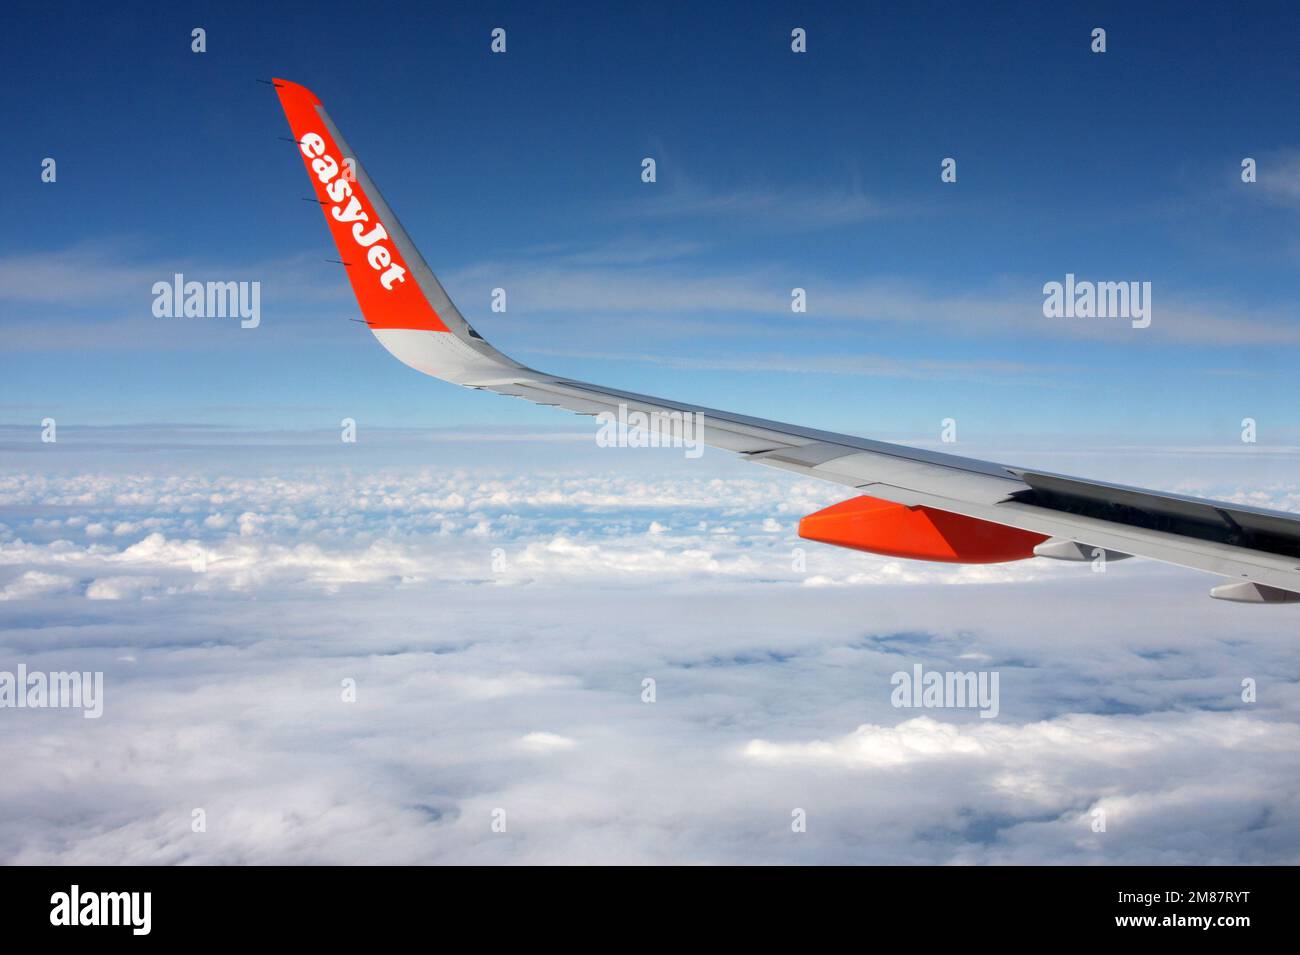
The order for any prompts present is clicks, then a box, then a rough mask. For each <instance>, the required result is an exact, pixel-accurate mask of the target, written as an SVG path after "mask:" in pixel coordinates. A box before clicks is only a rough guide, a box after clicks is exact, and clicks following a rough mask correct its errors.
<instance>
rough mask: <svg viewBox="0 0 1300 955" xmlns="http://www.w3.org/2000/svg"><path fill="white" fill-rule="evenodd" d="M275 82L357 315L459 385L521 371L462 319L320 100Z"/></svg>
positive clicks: (406, 354) (402, 353)
mask: <svg viewBox="0 0 1300 955" xmlns="http://www.w3.org/2000/svg"><path fill="white" fill-rule="evenodd" d="M272 83H273V85H274V86H275V91H276V95H277V96H279V98H280V105H281V106H282V107H283V108H284V115H285V117H286V118H287V119H288V120H289V127H290V129H291V130H292V131H293V137H294V140H295V141H296V142H297V144H298V152H299V155H300V156H301V157H302V161H303V165H304V166H305V167H306V169H307V176H308V178H309V179H310V180H311V183H312V188H313V189H314V190H315V194H316V198H317V200H318V201H319V202H320V204H321V210H322V211H323V212H324V214H325V224H326V225H327V226H328V227H329V230H330V235H331V236H332V237H333V239H334V244H335V246H336V247H337V249H338V252H339V259H341V260H342V261H343V262H346V263H348V265H347V271H348V281H349V282H350V283H351V284H352V291H353V292H354V293H355V294H356V296H357V304H358V305H360V306H361V314H362V316H363V317H364V318H365V320H366V324H367V325H369V326H370V328H371V330H372V331H374V333H375V336H376V337H377V338H378V339H379V341H380V342H381V343H382V344H383V346H384V347H385V348H387V349H388V350H389V351H390V352H392V353H393V354H394V355H395V356H397V357H398V358H399V359H401V360H402V361H403V362H405V363H406V364H408V365H410V366H411V367H413V368H415V369H417V370H419V371H422V372H424V373H425V374H428V375H432V376H434V377H436V378H444V379H447V380H449V381H454V382H457V383H458V384H480V383H484V382H489V381H499V380H502V379H503V378H509V377H511V376H512V375H514V374H516V373H517V372H518V371H519V370H520V369H522V368H523V366H522V365H519V364H518V363H517V362H514V361H512V360H511V359H509V358H507V357H506V356H505V355H503V354H501V352H499V351H497V350H496V349H495V348H493V347H492V346H490V345H488V344H487V343H486V342H484V341H483V339H482V338H481V336H479V335H478V333H476V332H475V331H474V330H473V329H472V328H471V327H470V325H469V323H468V322H466V321H465V319H464V318H463V317H462V316H461V314H460V311H459V310H458V309H457V308H456V306H455V305H454V304H453V303H452V301H451V299H450V298H449V297H448V295H447V292H446V290H445V289H443V287H442V283H440V282H439V281H438V279H437V277H436V276H435V275H434V274H433V272H432V271H431V270H430V269H429V266H428V265H427V264H426V263H425V261H424V259H423V258H422V257H421V255H420V253H419V251H418V250H417V249H416V248H415V245H414V243H413V242H412V241H411V238H410V236H409V235H407V233H406V230H405V229H404V228H402V224H401V222H399V221H398V219H397V216H395V215H394V214H393V211H392V210H391V209H390V208H389V207H388V204H387V203H386V202H384V198H383V196H382V195H380V193H379V190H378V188H376V186H375V184H374V183H373V182H372V181H371V179H370V177H369V176H368V175H367V174H366V171H365V169H364V168H363V167H362V165H361V163H360V161H359V160H357V158H356V154H355V153H353V152H352V150H351V148H350V147H349V146H348V144H347V142H346V141H345V140H344V138H343V135H342V134H341V133H340V132H339V130H338V127H336V126H335V125H334V123H333V121H331V120H330V117H329V114H328V113H326V112H325V107H324V106H322V105H321V101H320V98H319V97H317V96H316V94H315V93H313V92H312V91H311V90H309V89H308V88H307V87H305V86H302V85H301V84H299V83H293V82H290V81H289V80H283V79H279V78H276V79H274V80H273V81H272Z"/></svg>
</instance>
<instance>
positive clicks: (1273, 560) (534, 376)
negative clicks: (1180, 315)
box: [273, 79, 1300, 603]
mask: <svg viewBox="0 0 1300 955" xmlns="http://www.w3.org/2000/svg"><path fill="white" fill-rule="evenodd" d="M273 83H274V86H275V88H276V92H277V93H278V95H279V97H280V103H281V105H282V106H283V107H284V112H285V115H286V117H287V118H288V120H289V126H290V128H291V129H292V131H293V136H294V140H295V141H296V142H297V144H298V150H299V152H300V154H301V156H302V160H303V163H304V165H305V166H306V168H307V173H308V176H309V178H310V179H311V182H312V186H313V188H314V189H315V193H316V198H317V200H318V201H319V202H320V204H321V209H322V211H323V212H324V214H325V221H326V224H327V225H328V227H329V230H330V232H331V234H332V236H333V238H334V241H335V244H336V245H337V247H338V251H339V258H340V260H341V261H342V262H343V264H344V267H345V268H346V269H347V273H348V279H349V281H350V282H351V284H352V288H353V291H354V292H355V293H356V296H357V302H358V304H359V305H360V307H361V313H362V315H363V316H364V318H365V322H366V324H367V325H369V326H370V329H371V331H373V332H374V334H375V337H376V338H378V339H379V341H380V343H381V344H382V345H383V346H384V347H385V348H386V349H388V350H389V351H390V352H392V353H393V355H395V356H396V357H397V358H398V359H399V360H401V361H402V362H405V363H406V364H407V365H409V366H411V367H412V368H414V369H416V370H417V371H421V372H424V373H425V374H426V375H431V376H433V377H434V378H441V379H443V380H445V381H450V382H454V383H455V384H458V385H462V386H464V387H466V388H475V389H480V390H486V391H492V392H496V393H497V394H501V395H509V396H511V397H515V398H523V399H526V400H528V401H532V402H535V403H537V404H542V405H550V406H554V407H559V408H565V409H568V410H569V411H574V412H577V413H578V414H585V415H598V416H601V418H602V420H603V421H610V420H611V419H616V420H617V421H619V422H626V423H628V424H630V425H631V426H632V427H639V428H642V429H645V428H650V429H655V428H660V429H663V433H664V434H665V435H667V434H668V432H669V431H675V432H676V436H677V437H678V438H685V439H688V440H691V439H692V438H691V434H692V432H693V433H694V439H697V440H700V441H702V442H703V443H705V444H708V445H710V446H713V447H718V448H723V449H725V450H728V451H733V452H736V453H738V454H742V455H744V456H746V457H747V458H749V459H750V460H752V461H756V462H758V463H760V464H765V465H769V466H771V467H775V468H780V469H782V470H786V471H793V472H796V473H798V474H803V475H807V476H809V477H815V478H821V479H822V480H826V481H830V482H833V483H836V484H841V485H844V486H845V487H846V488H852V489H853V491H854V492H855V494H856V495H857V496H855V497H854V498H852V499H850V500H846V501H844V502H842V503H840V504H836V505H834V506H832V507H829V508H826V509H825V510H823V511H819V512H818V513H816V514H812V515H809V516H808V517H805V518H804V519H803V521H802V522H801V523H800V534H801V536H804V537H806V538H809V539H811V540H819V541H824V542H827V543H831V544H836V545H839V546H844V547H851V548H854V549H858V550H864V551H870V552H873V553H882V554H889V555H893V556H901V557H909V558H917V559H925V560H938V561H947V562H956V563H990V562H996V561H1005V560H1017V559H1023V558H1028V557H1033V556H1042V557H1052V558H1057V559H1065V560H1098V559H1107V558H1109V559H1111V560H1114V559H1119V558H1123V557H1127V556H1141V557H1147V558H1150V559H1153V560H1158V561H1164V562H1166V563H1171V564H1178V565H1181V566H1183V567H1191V568H1195V569H1197V570H1203V571H1208V572H1209V573H1212V574H1217V575H1220V576H1221V577H1223V578H1224V580H1223V582H1222V583H1220V585H1219V586H1216V587H1215V588H1213V590H1211V596H1214V597H1219V598H1222V599H1226V600H1237V601H1243V602H1250V603H1291V602H1296V601H1300V515H1296V514H1288V513H1283V512H1279V511H1269V510H1264V509H1261V508H1251V507H1242V506H1240V505H1234V504H1227V503H1222V502H1218V501H1209V500H1201V499H1198V498H1191V497H1181V496H1178V495H1172V494H1162V493H1156V492H1152V491H1146V490H1142V489H1139V488H1131V487H1124V486H1120V485H1114V484H1106V483H1102V482H1099V481H1089V480H1083V479H1079V478H1072V477H1067V476H1064V475H1058V474H1050V473H1046V472H1042V471H1035V470H1028V469H1024V468H1016V467H1008V466H1005V465H1001V464H995V463H992V462H988V461H979V460H975V459H972V458H965V457H959V456H957V455H952V454H945V453H940V452H936V451H927V450H922V449H917V448H911V447H907V446H904V445H899V444H890V443H886V442H882V441H873V440H870V439H867V438H860V437H856V436H854V435H847V434H837V433H835V432H830V431H819V430H817V429H814V428H805V427H800V426H797V425H791V424H783V423H781V422H778V421H768V420H765V419H762V418H752V417H749V416H746V415H742V414H735V413H733V412H728V411H720V410H717V409H714V408H702V407H699V406H696V405H692V404H688V403H686V402H681V401H672V400H668V399H664V398H654V397H650V396H648V395H639V394H633V393H631V392H626V391H620V390H618V389H615V388H606V387H603V386H601V385H594V384H591V383H589V382H585V381H574V380H572V379H568V378H560V377H557V376H555V375H548V374H546V373H544V372H540V371H536V370H534V369H532V368H528V367H526V366H525V365H521V364H520V363H519V362H516V361H514V360H513V359H511V358H508V357H507V356H506V355H504V354H502V353H501V352H500V351H498V350H497V349H496V348H494V347H492V345H490V344H488V342H487V341H485V340H484V339H483V337H482V336H481V335H480V334H479V333H478V332H476V331H475V330H474V329H473V328H472V327H471V326H470V324H469V322H467V321H466V320H465V318H464V316H462V315H461V313H460V311H459V310H458V309H457V308H456V306H455V305H454V304H453V303H452V301H451V299H450V298H449V297H448V296H447V293H446V291H445V290H444V289H443V287H442V284H441V283H440V282H439V281H438V279H437V277H436V276H435V275H434V274H433V272H432V271H431V270H430V269H429V266H428V265H427V264H426V263H425V261H424V259H423V258H422V257H421V256H420V253H419V251H417V250H416V248H415V245H414V244H413V243H412V241H411V238H410V236H409V235H408V234H407V233H406V230H405V229H403V228H402V225H401V223H400V222H399V221H398V219H397V217H396V216H395V215H393V211H392V210H391V209H390V208H389V207H388V204H387V203H386V202H385V201H384V199H383V196H381V195H380V193H379V190H378V189H377V188H375V184H374V183H373V182H372V181H371V179H370V177H369V176H368V175H366V171H365V168H364V167H363V166H362V165H361V163H360V162H359V161H358V160H357V159H356V154H355V153H354V152H353V151H352V149H351V147H349V145H348V143H347V141H346V140H345V139H344V138H343V136H342V134H341V133H340V132H339V130H338V128H337V127H336V126H335V125H334V123H333V121H332V120H331V119H330V117H329V115H328V114H327V113H326V112H325V109H324V107H323V106H322V105H321V103H320V100H319V99H317V97H316V96H315V95H314V94H313V93H312V92H311V91H310V90H308V89H307V88H306V87H303V86H300V85H298V84H296V83H291V82H288V81H286V80H279V79H277V80H274V81H273ZM665 423H666V426H665Z"/></svg>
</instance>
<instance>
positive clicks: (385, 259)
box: [298, 133, 406, 292]
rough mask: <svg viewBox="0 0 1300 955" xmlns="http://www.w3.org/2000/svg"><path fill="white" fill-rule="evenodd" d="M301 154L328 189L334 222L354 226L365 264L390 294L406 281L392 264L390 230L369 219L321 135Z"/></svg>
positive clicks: (304, 143)
mask: <svg viewBox="0 0 1300 955" xmlns="http://www.w3.org/2000/svg"><path fill="white" fill-rule="evenodd" d="M298 145H299V147H300V148H301V149H302V154H303V155H304V156H306V157H307V159H308V160H309V161H310V162H309V165H310V166H311V171H312V172H313V173H315V175H316V178H317V179H318V180H320V182H321V183H323V184H324V186H325V194H326V195H327V196H329V197H330V201H331V202H333V203H334V206H332V207H331V208H330V215H331V216H332V217H333V219H334V221H335V222H341V223H343V224H344V225H347V224H349V223H350V224H351V225H352V230H351V231H352V238H353V239H355V240H356V243H357V245H359V246H361V248H363V249H365V250H366V261H367V262H369V263H370V267H371V268H372V269H374V270H375V271H376V272H379V273H380V275H379V284H381V285H382V286H383V287H384V288H385V289H387V290H388V291H390V292H391V291H392V290H393V285H394V284H395V283H397V282H405V281H406V269H405V268H403V267H402V266H400V265H398V264H397V263H396V262H394V261H393V250H392V249H391V248H390V247H389V246H388V245H385V244H384V243H386V242H391V241H392V239H391V237H390V236H389V235H388V230H387V229H385V228H384V226H383V223H381V222H375V223H371V222H370V215H369V213H367V212H366V211H365V209H363V208H361V200H360V199H359V198H358V197H357V196H356V195H355V194H354V193H353V191H352V181H351V180H350V179H349V178H348V177H347V176H343V175H340V173H341V172H342V167H340V165H339V163H338V161H337V160H335V158H334V157H333V156H330V155H327V154H326V152H325V140H324V138H322V137H321V135H320V134H319V133H307V134H306V135H305V136H303V137H302V139H301V140H300V141H299V143H298Z"/></svg>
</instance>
